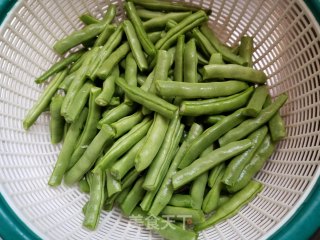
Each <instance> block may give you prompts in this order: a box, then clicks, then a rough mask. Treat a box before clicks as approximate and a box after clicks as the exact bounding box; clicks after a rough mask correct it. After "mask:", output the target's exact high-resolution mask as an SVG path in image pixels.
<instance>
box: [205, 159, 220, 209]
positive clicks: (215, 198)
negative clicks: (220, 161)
mask: <svg viewBox="0 0 320 240" xmlns="http://www.w3.org/2000/svg"><path fill="white" fill-rule="evenodd" d="M219 166H223V167H220V168H219V170H220V171H219V172H218V174H217V176H216V178H215V179H214V180H215V181H214V184H213V185H212V187H211V189H210V191H209V192H208V193H207V195H206V197H205V198H204V200H203V204H202V210H203V212H204V213H207V214H208V213H210V212H212V211H213V210H215V209H216V208H217V207H218V203H219V196H220V192H221V189H222V186H223V184H222V182H221V180H222V177H223V174H224V171H225V165H219ZM217 167H218V166H217Z"/></svg>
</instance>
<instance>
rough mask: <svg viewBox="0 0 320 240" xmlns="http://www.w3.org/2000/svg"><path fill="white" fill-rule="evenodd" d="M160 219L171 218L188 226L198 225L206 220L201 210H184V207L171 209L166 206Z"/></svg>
mask: <svg viewBox="0 0 320 240" xmlns="http://www.w3.org/2000/svg"><path fill="white" fill-rule="evenodd" d="M161 215H162V217H166V216H168V217H171V218H173V219H175V220H180V221H185V220H187V223H188V224H199V223H202V222H204V221H205V220H206V218H205V216H204V214H203V212H202V211H201V210H196V209H191V208H184V207H172V206H166V207H165V208H164V209H163V210H162V212H161Z"/></svg>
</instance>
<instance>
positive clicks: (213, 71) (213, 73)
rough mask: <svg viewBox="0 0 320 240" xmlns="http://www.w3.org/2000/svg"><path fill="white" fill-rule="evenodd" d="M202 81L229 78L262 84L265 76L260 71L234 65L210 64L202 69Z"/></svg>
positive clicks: (265, 79) (265, 78)
mask: <svg viewBox="0 0 320 240" xmlns="http://www.w3.org/2000/svg"><path fill="white" fill-rule="evenodd" d="M202 76H203V79H204V80H207V79H212V78H229V79H238V80H242V81H246V82H252V83H258V84H264V83H265V82H266V81H267V76H266V75H265V73H264V72H262V71H260V70H255V69H253V68H250V67H244V66H240V65H236V64H211V65H206V66H204V67H203V75H202Z"/></svg>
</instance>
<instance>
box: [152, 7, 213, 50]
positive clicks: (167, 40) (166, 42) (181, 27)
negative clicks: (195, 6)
mask: <svg viewBox="0 0 320 240" xmlns="http://www.w3.org/2000/svg"><path fill="white" fill-rule="evenodd" d="M206 20H207V15H206V13H205V12H204V11H202V10H200V11H197V12H196V13H193V14H192V15H190V16H188V17H186V18H185V19H184V20H182V21H181V22H180V23H178V24H177V25H176V26H175V27H173V28H172V29H170V30H169V31H168V32H167V34H166V35H165V36H164V37H163V38H162V39H160V40H159V41H158V42H157V43H156V45H155V47H156V48H157V49H162V50H166V49H168V48H169V47H170V46H171V45H172V44H174V42H175V41H176V40H177V38H178V36H179V35H182V34H184V33H186V32H187V31H189V30H191V29H193V28H194V27H196V26H198V25H199V24H201V23H202V22H204V21H206Z"/></svg>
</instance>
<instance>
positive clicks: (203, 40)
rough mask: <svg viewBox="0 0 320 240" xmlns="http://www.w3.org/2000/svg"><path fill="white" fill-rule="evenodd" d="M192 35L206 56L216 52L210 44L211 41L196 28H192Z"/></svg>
mask: <svg viewBox="0 0 320 240" xmlns="http://www.w3.org/2000/svg"><path fill="white" fill-rule="evenodd" d="M192 36H193V37H194V38H195V39H196V40H197V45H199V47H200V49H201V50H202V52H203V53H204V54H205V56H206V57H210V56H211V55H212V54H214V53H217V50H216V49H215V48H214V47H213V46H212V44H211V42H210V41H209V40H208V39H207V37H206V36H205V35H203V33H202V32H200V30H199V29H198V28H194V29H193V30H192Z"/></svg>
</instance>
